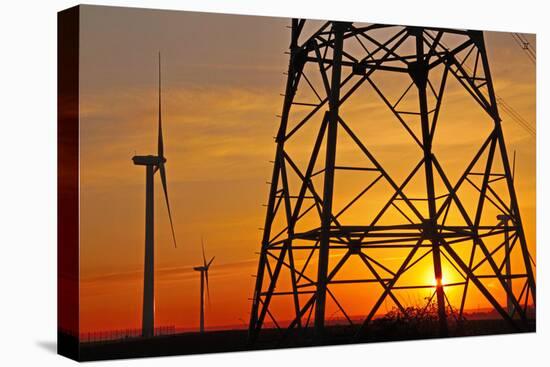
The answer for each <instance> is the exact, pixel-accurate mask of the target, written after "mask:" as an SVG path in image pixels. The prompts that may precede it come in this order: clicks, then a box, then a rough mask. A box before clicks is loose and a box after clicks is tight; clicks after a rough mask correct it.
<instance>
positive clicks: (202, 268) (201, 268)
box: [193, 238, 215, 333]
mask: <svg viewBox="0 0 550 367" xmlns="http://www.w3.org/2000/svg"><path fill="white" fill-rule="evenodd" d="M201 246H202V266H196V267H194V268H193V270H195V271H199V272H200V273H201V291H200V292H201V294H200V297H201V300H200V307H201V308H200V332H201V333H204V297H205V294H204V285H205V281H206V296H207V297H208V302H210V287H209V285H208V269H210V265H211V264H212V261H214V257H215V256H213V257H212V259H210V261H209V262H208V263H206V255H205V253H204V241H203V239H202V238H201Z"/></svg>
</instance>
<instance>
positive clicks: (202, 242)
mask: <svg viewBox="0 0 550 367" xmlns="http://www.w3.org/2000/svg"><path fill="white" fill-rule="evenodd" d="M201 246H202V264H203V265H204V267H206V255H205V254H204V239H203V238H202V236H201Z"/></svg>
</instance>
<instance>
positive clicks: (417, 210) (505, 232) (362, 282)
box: [249, 19, 536, 343]
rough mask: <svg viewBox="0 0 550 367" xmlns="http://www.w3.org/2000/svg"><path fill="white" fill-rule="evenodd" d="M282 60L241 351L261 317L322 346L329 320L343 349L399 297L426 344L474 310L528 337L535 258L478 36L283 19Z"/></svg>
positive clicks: (398, 303) (262, 322)
mask: <svg viewBox="0 0 550 367" xmlns="http://www.w3.org/2000/svg"><path fill="white" fill-rule="evenodd" d="M289 54H290V61H289V66H288V74H287V81H286V90H285V92H284V94H283V96H284V102H283V107H282V113H281V116H279V117H280V125H279V130H278V133H277V136H276V138H275V142H276V153H275V159H274V161H273V163H274V167H273V173H272V179H271V181H270V183H269V184H270V190H269V197H268V202H267V205H266V206H267V213H266V218H265V225H264V228H263V238H262V243H261V251H260V256H259V262H258V270H257V276H256V284H255V289H254V293H253V297H252V309H251V316H250V323H249V339H250V342H252V343H253V342H255V341H256V340H257V338H258V336H259V335H260V332H261V330H262V328H264V327H269V326H266V320H267V322H270V323H271V324H272V325H274V326H276V327H277V328H281V329H286V330H287V331H286V333H285V335H288V334H293V335H294V334H295V333H298V330H299V329H300V330H301V332H302V333H306V335H310V332H308V330H311V329H312V332H311V334H313V338H315V340H317V341H319V342H322V341H323V339H324V338H325V336H326V333H327V332H328V329H327V328H325V326H326V321H327V320H328V317H326V316H325V315H330V313H332V312H335V311H338V312H340V313H341V314H342V315H343V316H344V318H345V319H346V321H347V322H348V323H349V325H350V328H351V330H352V332H351V333H352V334H353V335H354V336H355V338H356V339H358V338H361V337H362V336H363V335H365V333H366V332H367V331H368V330H369V326H370V325H371V321H372V320H373V319H374V318H375V317H376V316H377V314H379V312H380V311H379V310H380V307H381V305H384V304H385V303H386V302H388V304H389V306H392V307H395V309H397V310H398V311H399V312H403V313H405V312H406V310H405V308H406V306H407V305H406V301H407V292H410V291H412V290H416V291H418V292H420V291H428V292H430V294H431V297H428V298H429V301H428V302H429V303H430V302H432V300H434V302H435V304H436V308H437V316H438V320H439V321H438V323H439V324H438V325H439V335H440V336H446V335H449V330H450V329H449V328H450V323H451V321H452V320H451V321H450V319H449V317H448V315H449V314H452V315H453V316H455V315H456V318H457V319H458V320H463V313H464V310H465V308H466V307H467V306H468V305H470V307H471V305H472V304H474V303H475V302H477V301H478V300H479V299H483V300H484V302H485V304H487V305H488V306H490V307H492V308H493V309H494V310H495V313H496V314H497V315H498V316H499V317H500V318H502V320H504V322H505V323H506V324H508V325H509V327H510V328H511V329H514V330H526V329H528V328H529V327H530V325H532V323H531V320H529V318H528V308H529V307H534V306H535V291H536V289H535V278H534V273H533V266H534V262H533V261H532V259H531V257H530V254H529V248H528V245H527V239H526V236H525V233H524V228H523V224H522V218H521V216H520V211H519V205H518V200H517V197H516V192H515V190H514V185H513V181H512V173H511V169H510V163H509V159H508V153H507V150H506V145H505V141H504V134H503V130H502V125H501V118H500V116H499V111H498V106H497V99H496V95H495V91H494V87H493V81H492V79H491V73H490V67H489V66H490V64H489V59H488V56H487V51H486V48H485V41H484V36H483V33H482V32H480V31H469V30H454V29H442V28H430V27H409V26H394V25H382V24H357V23H349V22H333V21H329V22H325V23H322V22H313V21H306V20H304V19H293V20H292V27H291V42H290V53H289ZM449 88H452V89H451V90H452V92H453V93H452V94H451V93H449V92H447V93H446V91H448V90H449ZM448 94H450V96H449V97H446V99H445V100H444V98H443V97H444V95H445V96H446V95H448ZM457 95H460V96H463V101H464V104H463V105H460V106H458V108H457V107H455V105H454V104H453V101H457V98H455V97H456V96H457ZM349 101H352V102H349ZM377 106H378V107H377ZM464 106H466V107H464ZM453 108H454V109H453ZM465 112H468V113H470V114H471V116H475V117H474V118H475V121H470V120H468V121H465V120H466V119H465V118H463V119H460V117H461V116H462V115H463V114H464V113H465ZM473 122H475V124H473ZM472 126H474V128H475V130H474V132H470V131H469V130H470V129H472ZM396 137H399V139H401V140H399V142H400V144H401V145H399V146H398V147H399V150H398V151H394V150H391V149H388V148H386V150H384V149H382V148H381V147H380V143H386V144H388V145H387V146H390V147H392V145H391V144H392V143H395V141H396V139H397V138H396ZM392 139H393V140H392ZM449 143H451V144H449ZM393 146H394V147H395V146H397V145H393ZM449 146H451V147H466V148H462V149H464V150H463V152H462V153H461V154H457V153H456V152H453V151H452V149H449ZM392 149H393V148H392ZM454 149H457V148H454ZM466 150H468V152H467V153H464V152H465V151H466ZM510 259H512V263H513V264H514V267H513V268H511V267H510V266H509V265H508V266H506V264H510ZM505 266H506V269H504V268H505ZM503 269H504V270H503ZM426 273H427V274H430V276H429V277H426V276H424V279H420V278H421V277H420V276H419V274H426ZM428 278H429V279H428ZM451 279H452V280H451ZM512 279H513V283H512ZM350 286H351V287H353V289H352V291H353V292H352V293H353V297H349V294H350V291H349V289H350V288H347V289H348V291H346V288H345V287H350ZM450 290H452V291H453V294H454V295H458V297H457V298H458V302H457V303H456V304H452V303H451V302H449V297H448V292H449V291H450ZM345 294H347V295H348V297H347V298H346V297H344V295H345ZM472 297H473V298H472ZM506 305H508V306H506ZM350 308H351V309H352V310H353V312H354V315H352V314H350V311H349V310H350ZM357 315H361V316H362V321H361V322H357V319H356V318H355V317H352V316H357Z"/></svg>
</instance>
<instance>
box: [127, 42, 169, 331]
mask: <svg viewBox="0 0 550 367" xmlns="http://www.w3.org/2000/svg"><path fill="white" fill-rule="evenodd" d="M158 72H159V90H158V93H159V100H158V153H157V155H156V156H154V155H146V156H138V155H136V156H134V157H133V158H132V160H133V161H134V164H135V165H138V166H145V167H146V170H145V178H146V180H145V264H144V265H145V266H144V276H143V319H142V336H143V337H152V336H154V331H155V308H154V303H155V248H154V229H155V223H154V214H155V212H154V199H155V195H154V180H153V178H154V175H155V173H156V172H157V171H159V172H160V179H161V182H162V188H163V189H164V197H165V199H166V207H167V209H168V218H169V219H170V227H171V229H172V238H173V239H174V246H175V247H177V244H176V235H175V232H174V224H173V223H172V213H171V211H170V202H169V201H168V187H167V184H166V171H165V168H164V164H165V163H166V158H165V157H164V143H163V139H162V114H161V74H160V53H159V71H158Z"/></svg>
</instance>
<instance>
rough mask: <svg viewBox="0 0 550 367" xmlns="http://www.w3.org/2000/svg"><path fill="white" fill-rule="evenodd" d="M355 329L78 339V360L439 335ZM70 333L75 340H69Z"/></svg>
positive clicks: (483, 329) (497, 327)
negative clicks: (319, 335) (318, 338)
mask: <svg viewBox="0 0 550 367" xmlns="http://www.w3.org/2000/svg"><path fill="white" fill-rule="evenodd" d="M355 330H356V329H351V328H350V327H349V326H330V327H327V328H326V337H325V339H324V342H322V343H316V342H314V339H313V330H312V329H302V330H294V331H293V332H292V333H289V334H286V335H285V334H284V333H283V332H281V331H279V330H277V329H264V330H262V332H261V334H260V336H259V339H258V340H257V341H256V343H254V344H253V345H249V344H248V339H247V338H248V332H247V330H223V331H211V332H207V333H204V334H200V333H184V334H176V335H166V336H157V337H154V338H150V339H143V338H131V339H130V338H129V339H123V340H116V341H102V342H90V343H80V353H79V354H80V355H79V356H78V357H77V359H78V360H80V361H94V360H101V359H120V358H136V357H151V356H172V355H182V354H200V353H219V352H231V351H246V350H262V349H274V348H296V347H308V346H318V345H339V344H352V343H365V342H382V341H400V340H417V339H430V338H437V337H438V333H437V327H436V325H433V327H432V326H431V325H423V327H418V325H414V326H409V325H403V324H395V323H393V324H387V323H385V324H382V323H377V324H375V323H373V325H372V326H371V327H370V328H369V331H368V332H367V333H365V335H363V336H362V337H361V338H354V337H353V336H354V335H355ZM534 331H535V321H534V320H533V321H531V322H530V324H529V327H528V328H527V329H525V330H521V331H518V330H512V329H511V328H510V326H509V325H508V324H507V323H505V322H504V321H502V320H470V321H466V322H464V323H463V324H462V325H461V326H458V325H455V327H453V328H452V329H451V330H450V332H449V336H450V337H461V336H474V335H495V334H506V333H518V332H534ZM59 338H60V344H61V340H62V339H63V340H64V341H65V344H66V342H71V341H72V342H73V343H76V340H75V339H74V338H72V337H70V336H67V335H65V334H60V335H59ZM69 339H71V340H69Z"/></svg>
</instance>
